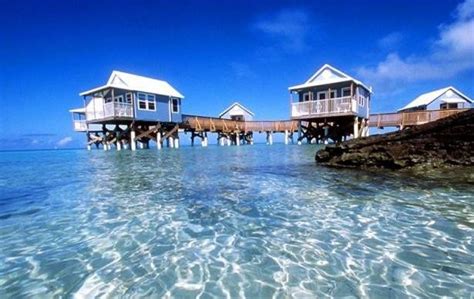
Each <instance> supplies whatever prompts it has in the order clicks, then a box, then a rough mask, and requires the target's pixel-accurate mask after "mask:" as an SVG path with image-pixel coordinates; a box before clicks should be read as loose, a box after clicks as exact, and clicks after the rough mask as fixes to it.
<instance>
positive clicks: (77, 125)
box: [73, 119, 87, 132]
mask: <svg viewBox="0 0 474 299" xmlns="http://www.w3.org/2000/svg"><path fill="white" fill-rule="evenodd" d="M73 125H74V131H77V132H85V131H87V123H86V120H85V119H81V120H78V119H75V120H74V121H73Z"/></svg>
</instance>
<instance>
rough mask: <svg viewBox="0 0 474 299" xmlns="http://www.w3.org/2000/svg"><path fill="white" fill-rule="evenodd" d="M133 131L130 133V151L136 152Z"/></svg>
mask: <svg viewBox="0 0 474 299" xmlns="http://www.w3.org/2000/svg"><path fill="white" fill-rule="evenodd" d="M135 136H136V135H135V130H134V129H132V130H131V131H130V149H131V150H132V151H136V150H137V142H136V141H135Z"/></svg>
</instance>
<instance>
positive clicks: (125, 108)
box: [104, 102, 133, 117]
mask: <svg viewBox="0 0 474 299" xmlns="http://www.w3.org/2000/svg"><path fill="white" fill-rule="evenodd" d="M104 114H105V117H132V116H133V106H132V104H127V103H115V102H109V103H105V105H104Z"/></svg>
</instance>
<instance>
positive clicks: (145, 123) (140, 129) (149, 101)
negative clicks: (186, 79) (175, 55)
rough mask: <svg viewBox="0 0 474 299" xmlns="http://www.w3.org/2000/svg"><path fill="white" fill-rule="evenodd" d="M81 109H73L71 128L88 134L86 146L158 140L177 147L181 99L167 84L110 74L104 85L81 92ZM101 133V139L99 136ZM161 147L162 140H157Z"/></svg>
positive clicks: (140, 77)
mask: <svg viewBox="0 0 474 299" xmlns="http://www.w3.org/2000/svg"><path fill="white" fill-rule="evenodd" d="M79 95H80V96H82V97H83V98H84V107H82V108H78V109H72V110H70V112H71V113H72V115H73V121H74V129H75V130H76V131H82V132H87V141H88V145H89V146H88V147H89V148H90V145H91V144H93V143H95V144H96V145H98V144H100V143H102V144H103V145H104V149H107V145H108V144H111V143H114V144H116V146H117V149H120V148H121V145H122V144H123V145H128V144H130V146H131V149H132V150H133V149H135V147H136V142H135V141H139V142H140V145H141V146H142V147H147V146H148V142H149V140H150V139H153V140H155V141H156V140H157V139H161V138H165V139H166V138H169V139H166V140H167V142H171V143H172V146H174V145H178V146H179V141H178V134H177V133H178V123H181V121H182V115H181V104H182V100H183V99H184V96H183V95H182V94H181V93H180V92H179V91H177V90H176V89H175V88H174V87H173V86H171V85H170V84H169V83H168V82H166V81H162V80H157V79H153V78H148V77H144V76H138V75H134V74H129V73H125V72H119V71H113V72H112V74H111V75H110V77H109V79H108V81H107V83H106V84H105V85H101V86H99V87H95V88H93V89H90V90H87V91H84V92H81V93H80V94H79ZM110 126H112V128H110ZM101 134H102V136H101ZM158 142H160V144H161V140H158Z"/></svg>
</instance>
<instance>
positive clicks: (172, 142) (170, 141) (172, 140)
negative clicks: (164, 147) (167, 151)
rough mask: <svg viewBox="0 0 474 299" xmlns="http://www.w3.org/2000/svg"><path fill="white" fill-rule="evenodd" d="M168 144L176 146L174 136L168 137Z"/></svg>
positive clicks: (171, 146) (172, 146)
mask: <svg viewBox="0 0 474 299" xmlns="http://www.w3.org/2000/svg"><path fill="white" fill-rule="evenodd" d="M168 144H169V145H168V146H169V147H170V148H174V138H173V136H170V137H168Z"/></svg>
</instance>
